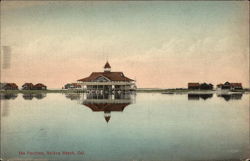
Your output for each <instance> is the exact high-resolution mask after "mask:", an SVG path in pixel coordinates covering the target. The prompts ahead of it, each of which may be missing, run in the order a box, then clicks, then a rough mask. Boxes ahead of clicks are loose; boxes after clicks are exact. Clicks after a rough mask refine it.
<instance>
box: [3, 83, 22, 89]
mask: <svg viewBox="0 0 250 161" xmlns="http://www.w3.org/2000/svg"><path fill="white" fill-rule="evenodd" d="M2 89H4V90H18V86H17V85H16V83H6V84H5V85H4V86H3V87H2Z"/></svg>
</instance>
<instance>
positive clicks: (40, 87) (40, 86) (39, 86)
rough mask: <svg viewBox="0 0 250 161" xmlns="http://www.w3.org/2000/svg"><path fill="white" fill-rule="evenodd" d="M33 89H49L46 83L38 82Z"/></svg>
mask: <svg viewBox="0 0 250 161" xmlns="http://www.w3.org/2000/svg"><path fill="white" fill-rule="evenodd" d="M33 89H34V90H46V89H47V86H45V85H44V84H42V83H38V84H36V85H34V87H33Z"/></svg>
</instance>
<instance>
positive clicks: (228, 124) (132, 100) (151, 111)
mask: <svg viewBox="0 0 250 161" xmlns="http://www.w3.org/2000/svg"><path fill="white" fill-rule="evenodd" d="M0 98H1V119H2V127H1V141H2V142H1V145H2V156H3V158H5V159H11V158H12V159H13V158H20V159H29V158H31V159H34V158H44V159H48V160H97V161H99V160H100V161H101V160H110V161H111V160H119V161H121V160H122V161H126V160H144V161H145V160H152V161H156V160H164V161H165V160H169V161H172V160H226V159H236V160H239V159H244V158H247V157H249V151H250V148H249V95H248V94H244V95H236V96H235V95H234V96H232V95H224V96H223V95H216V94H213V95H211V94H210V95H187V94H183V95H164V94H160V93H137V94H136V95H116V96H96V95H91V96H89V95H86V94H84V95H83V94H53V93H49V94H37V95H31V94H30V95H29V94H26V95H23V94H18V95H1V97H0ZM20 152H25V154H24V153H22V155H20V154H21V153H20ZM27 152H31V153H27ZM34 152H38V153H34ZM47 152H58V153H60V155H59V154H58V153H56V154H55V153H54V154H52V153H50V155H49V154H48V153H47ZM62 152H71V153H65V154H62ZM72 152H74V153H72Z"/></svg>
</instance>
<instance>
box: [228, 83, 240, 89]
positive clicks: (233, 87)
mask: <svg viewBox="0 0 250 161" xmlns="http://www.w3.org/2000/svg"><path fill="white" fill-rule="evenodd" d="M230 84H231V89H243V87H242V84H241V83H230Z"/></svg>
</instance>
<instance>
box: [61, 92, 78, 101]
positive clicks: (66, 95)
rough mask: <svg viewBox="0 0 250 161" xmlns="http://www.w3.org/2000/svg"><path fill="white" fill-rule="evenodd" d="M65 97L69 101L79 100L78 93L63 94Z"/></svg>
mask: <svg viewBox="0 0 250 161" xmlns="http://www.w3.org/2000/svg"><path fill="white" fill-rule="evenodd" d="M65 97H66V98H68V99H70V100H80V98H81V94H80V93H65Z"/></svg>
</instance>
